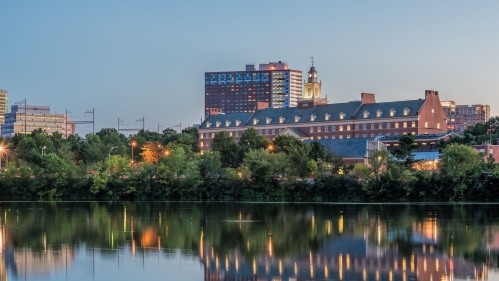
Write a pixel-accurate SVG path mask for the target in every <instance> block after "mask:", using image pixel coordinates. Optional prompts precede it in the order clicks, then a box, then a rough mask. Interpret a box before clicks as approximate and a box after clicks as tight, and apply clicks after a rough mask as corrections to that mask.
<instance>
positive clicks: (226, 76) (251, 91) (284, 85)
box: [204, 61, 302, 115]
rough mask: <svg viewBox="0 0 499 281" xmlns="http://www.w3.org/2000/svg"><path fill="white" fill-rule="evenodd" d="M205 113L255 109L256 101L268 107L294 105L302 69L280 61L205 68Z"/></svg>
mask: <svg viewBox="0 0 499 281" xmlns="http://www.w3.org/2000/svg"><path fill="white" fill-rule="evenodd" d="M204 84H205V114H206V115H208V113H209V110H210V108H212V109H215V108H216V109H218V110H220V111H221V112H222V113H242V112H254V111H255V110H256V108H257V103H259V102H260V104H263V103H265V104H266V105H267V107H272V108H284V107H295V106H296V105H297V102H298V99H300V98H301V97H302V72H301V71H300V70H292V69H289V68H288V64H287V63H285V62H282V61H278V62H269V63H263V64H260V65H259V68H258V70H257V69H256V67H255V65H254V64H248V65H246V70H244V71H223V72H206V73H205V78H204Z"/></svg>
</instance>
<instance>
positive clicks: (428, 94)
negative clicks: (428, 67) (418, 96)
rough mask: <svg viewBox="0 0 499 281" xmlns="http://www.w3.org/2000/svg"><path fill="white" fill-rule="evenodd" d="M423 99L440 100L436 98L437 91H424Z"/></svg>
mask: <svg viewBox="0 0 499 281" xmlns="http://www.w3.org/2000/svg"><path fill="white" fill-rule="evenodd" d="M424 97H425V99H428V98H437V99H439V100H440V98H439V97H438V91H434V90H426V91H425V93H424Z"/></svg>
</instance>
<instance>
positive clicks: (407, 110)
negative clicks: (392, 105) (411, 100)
mask: <svg viewBox="0 0 499 281" xmlns="http://www.w3.org/2000/svg"><path fill="white" fill-rule="evenodd" d="M409 112H411V110H410V109H409V108H407V107H406V108H404V116H407V115H409Z"/></svg>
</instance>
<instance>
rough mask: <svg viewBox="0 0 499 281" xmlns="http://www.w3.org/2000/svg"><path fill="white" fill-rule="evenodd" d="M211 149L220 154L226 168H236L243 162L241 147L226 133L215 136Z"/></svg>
mask: <svg viewBox="0 0 499 281" xmlns="http://www.w3.org/2000/svg"><path fill="white" fill-rule="evenodd" d="M211 149H212V150H213V151H218V152H219V153H220V159H221V161H222V166H223V167H224V168H227V167H231V168H235V167H238V166H239V165H240V164H241V162H242V159H241V151H240V148H239V146H238V145H237V143H236V142H235V141H234V139H233V138H232V137H231V136H230V134H229V133H228V132H226V131H222V132H218V133H216V134H215V137H214V138H213V141H212V143H211Z"/></svg>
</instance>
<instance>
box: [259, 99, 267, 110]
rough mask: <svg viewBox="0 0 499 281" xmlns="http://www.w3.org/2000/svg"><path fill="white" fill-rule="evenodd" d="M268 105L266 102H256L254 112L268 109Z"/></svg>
mask: <svg viewBox="0 0 499 281" xmlns="http://www.w3.org/2000/svg"><path fill="white" fill-rule="evenodd" d="M269 107H270V106H269V103H268V102H264V101H258V102H256V110H260V109H265V108H269Z"/></svg>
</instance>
